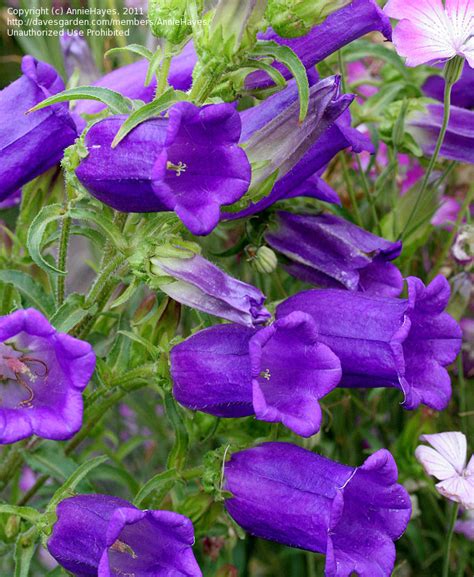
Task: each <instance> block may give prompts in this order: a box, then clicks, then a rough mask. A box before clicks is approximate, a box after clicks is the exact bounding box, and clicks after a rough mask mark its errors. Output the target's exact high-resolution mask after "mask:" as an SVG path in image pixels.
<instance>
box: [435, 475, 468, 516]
mask: <svg viewBox="0 0 474 577" xmlns="http://www.w3.org/2000/svg"><path fill="white" fill-rule="evenodd" d="M436 488H437V489H438V492H439V493H440V494H441V495H443V497H446V498H447V499H449V500H451V501H456V503H460V504H461V505H462V507H463V508H464V509H468V510H470V509H474V477H459V476H457V477H451V478H450V479H446V480H445V481H442V482H441V483H438V484H437V485H436Z"/></svg>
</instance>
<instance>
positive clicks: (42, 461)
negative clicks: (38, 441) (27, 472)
mask: <svg viewBox="0 0 474 577" xmlns="http://www.w3.org/2000/svg"><path fill="white" fill-rule="evenodd" d="M24 459H25V461H26V464H27V465H28V466H29V467H30V468H31V469H32V470H33V471H35V472H37V473H40V474H41V475H49V476H50V477H52V478H53V479H56V480H58V481H64V480H66V479H67V478H68V476H69V475H70V474H71V473H73V472H74V470H75V467H76V463H75V462H74V461H73V460H72V459H70V458H69V457H66V456H65V455H64V453H62V452H60V451H54V450H53V449H52V447H51V446H50V445H49V446H46V447H41V448H39V449H38V450H37V451H35V452H34V453H29V452H27V451H24Z"/></svg>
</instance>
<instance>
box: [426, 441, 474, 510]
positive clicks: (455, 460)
mask: <svg viewBox="0 0 474 577" xmlns="http://www.w3.org/2000/svg"><path fill="white" fill-rule="evenodd" d="M420 439H421V440H422V441H426V442H427V443H429V444H430V445H431V447H427V446H426V445H420V446H419V447H417V448H416V451H415V457H416V458H417V460H418V461H419V462H420V463H421V465H422V466H423V468H424V470H425V471H426V472H427V473H428V475H432V476H433V477H435V478H436V479H438V480H439V481H440V482H439V483H437V484H436V489H437V490H438V493H440V494H441V495H443V497H446V498H447V499H450V500H451V501H456V502H457V503H460V504H461V505H462V507H463V508H464V509H474V455H472V456H471V459H470V461H469V463H468V464H467V466H466V460H467V445H466V437H465V435H463V433H459V432H448V433H437V434H435V435H422V436H421V437H420Z"/></svg>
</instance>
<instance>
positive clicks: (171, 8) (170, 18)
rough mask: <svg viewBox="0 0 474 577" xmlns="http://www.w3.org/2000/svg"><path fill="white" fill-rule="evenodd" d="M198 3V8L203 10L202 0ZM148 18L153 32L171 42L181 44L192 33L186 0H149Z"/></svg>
mask: <svg viewBox="0 0 474 577" xmlns="http://www.w3.org/2000/svg"><path fill="white" fill-rule="evenodd" d="M198 4H199V6H198V10H201V9H202V1H198ZM148 18H149V20H150V23H151V30H152V32H153V34H154V35H155V36H157V37H158V38H165V39H166V40H168V41H169V42H170V43H171V44H174V45H178V44H181V43H182V42H183V41H184V40H185V39H186V38H187V37H188V36H190V35H191V33H192V23H191V21H190V20H189V18H188V15H187V1H186V0H149V2H148Z"/></svg>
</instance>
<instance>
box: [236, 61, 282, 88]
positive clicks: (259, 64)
mask: <svg viewBox="0 0 474 577" xmlns="http://www.w3.org/2000/svg"><path fill="white" fill-rule="evenodd" d="M247 67H248V68H253V69H257V70H263V71H264V72H266V73H267V74H268V76H270V78H271V79H272V80H273V82H274V83H275V84H276V85H277V86H280V87H282V88H283V87H285V86H286V80H285V77H284V76H283V74H282V73H281V72H280V71H279V70H277V69H276V68H274V67H273V66H271V65H270V64H267V63H266V62H264V61H263V60H254V59H252V58H251V59H249V60H247V62H244V63H243V64H242V68H247Z"/></svg>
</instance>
